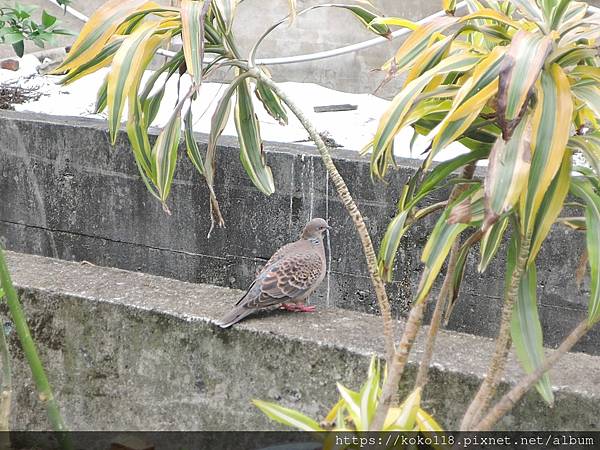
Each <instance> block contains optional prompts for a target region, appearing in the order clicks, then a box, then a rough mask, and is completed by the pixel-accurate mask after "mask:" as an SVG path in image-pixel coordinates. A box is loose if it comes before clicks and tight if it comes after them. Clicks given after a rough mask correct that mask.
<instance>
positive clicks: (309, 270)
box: [245, 251, 323, 308]
mask: <svg viewBox="0 0 600 450" xmlns="http://www.w3.org/2000/svg"><path fill="white" fill-rule="evenodd" d="M322 266H323V262H322V259H321V257H320V256H319V254H318V252H316V251H309V252H302V253H293V254H287V255H284V256H282V257H281V258H279V260H277V261H276V262H275V263H273V264H271V265H270V266H268V267H266V268H265V270H263V272H262V273H261V274H260V275H259V277H258V278H257V279H256V282H255V284H254V286H253V287H252V288H251V290H250V292H249V294H251V295H248V296H247V299H246V302H245V306H247V307H249V308H264V307H266V306H271V305H275V304H278V303H283V302H286V301H293V300H297V299H301V298H305V297H306V296H307V294H308V293H310V292H311V291H312V290H313V289H314V288H315V287H316V284H317V283H319V281H320V280H321V279H322V275H323V273H322V272H323V267H322ZM252 294H254V295H252Z"/></svg>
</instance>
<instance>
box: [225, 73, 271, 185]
mask: <svg viewBox="0 0 600 450" xmlns="http://www.w3.org/2000/svg"><path fill="white" fill-rule="evenodd" d="M236 95H237V101H236V106H235V111H234V118H235V126H236V129H237V133H238V138H239V142H240V159H241V160H242V164H243V166H244V168H245V169H246V173H247V174H248V176H249V177H250V179H251V180H252V182H253V183H254V185H255V186H256V187H257V188H258V189H260V190H261V191H262V192H264V193H265V194H267V195H271V194H272V193H273V192H275V185H274V184H273V175H272V173H271V169H270V168H269V166H268V165H267V163H266V161H265V156H264V151H263V148H262V140H261V138H260V129H259V123H258V119H257V117H256V114H255V113H254V106H253V104H252V97H251V95H250V87H249V85H248V80H246V79H244V80H242V81H241V82H240V83H238V85H237V90H236Z"/></svg>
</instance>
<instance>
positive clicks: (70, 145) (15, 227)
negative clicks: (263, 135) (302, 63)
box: [0, 112, 600, 354]
mask: <svg viewBox="0 0 600 450" xmlns="http://www.w3.org/2000/svg"><path fill="white" fill-rule="evenodd" d="M198 142H199V144H200V145H201V146H205V145H206V136H201V135H198ZM235 145H236V142H235V139H231V138H224V139H222V144H221V145H220V147H219V150H218V155H219V170H218V173H217V177H216V180H217V183H216V192H217V195H218V197H219V199H220V201H221V207H222V211H223V214H224V217H225V220H226V222H227V223H226V228H223V229H217V230H215V231H214V233H213V235H212V237H211V238H210V239H207V238H206V234H207V232H208V229H209V227H210V219H209V212H208V211H209V208H208V200H207V192H206V188H205V184H204V182H203V181H202V179H201V178H200V176H199V175H198V174H197V173H196V172H195V170H194V169H193V168H192V166H191V164H189V163H188V161H187V159H186V158H184V157H183V154H184V153H185V152H184V151H181V152H180V154H181V155H182V157H181V158H180V160H179V161H178V166H177V171H176V173H175V181H174V185H173V190H172V194H171V198H170V200H169V205H170V208H171V210H172V212H173V214H172V215H171V216H168V215H166V214H165V213H164V212H163V211H162V208H161V207H160V205H159V204H158V203H157V202H156V201H155V200H154V199H153V198H152V196H151V195H150V194H149V193H148V192H147V191H146V188H145V186H144V185H143V183H142V182H141V180H140V179H139V175H138V172H137V169H136V167H135V163H134V161H133V158H132V155H131V151H130V149H129V146H128V143H127V139H126V136H125V134H124V133H122V134H120V135H119V138H118V141H117V145H116V147H115V148H112V147H111V146H110V145H109V140H108V134H107V131H106V124H105V122H103V121H100V120H92V119H74V118H58V117H51V116H45V115H36V114H24V113H15V112H0V193H1V197H0V198H1V201H0V236H1V237H2V239H3V242H5V244H6V246H7V247H8V248H9V249H12V250H15V251H20V252H26V253H34V254H40V255H45V256H52V257H57V258H61V259H66V260H76V261H82V260H87V261H90V262H92V263H94V264H98V265H103V266H110V267H119V268H123V269H128V270H137V271H142V272H147V273H152V274H156V275H162V276H167V277H171V278H176V279H179V280H184V281H191V282H205V283H210V284H215V285H219V286H225V287H232V288H236V289H244V288H245V287H246V286H247V285H248V283H249V282H250V281H251V280H252V279H253V276H254V273H255V270H256V268H257V267H258V266H259V265H261V264H263V263H264V261H265V260H266V259H267V258H269V257H270V256H271V254H272V253H273V252H274V251H275V250H276V249H277V248H279V247H280V246H281V245H282V244H284V243H286V242H289V241H290V240H294V239H296V237H297V236H298V234H299V232H300V230H301V229H302V227H303V226H304V224H305V223H306V222H307V221H308V219H309V218H310V217H317V216H322V217H326V218H327V219H328V220H329V221H330V223H331V224H332V226H333V227H334V229H333V232H332V233H331V273H330V276H329V277H328V278H327V280H326V281H325V283H323V285H322V287H321V288H320V289H319V291H318V292H316V293H315V295H314V296H313V298H312V301H313V302H314V303H316V304H317V305H319V306H320V307H327V306H329V307H338V308H346V309H352V310H356V311H361V312H367V313H377V311H378V309H377V303H376V300H375V296H374V295H373V293H372V290H371V285H370V281H369V279H368V277H367V276H366V274H367V269H366V265H365V263H364V259H363V256H362V252H361V247H360V244H359V241H358V238H357V236H356V233H355V231H354V227H353V224H352V222H351V220H350V219H349V217H348V215H347V213H346V211H345V210H344V208H343V206H342V205H341V203H340V202H339V200H338V199H337V197H336V193H335V191H334V190H333V188H332V187H331V186H330V185H329V183H328V182H327V176H326V173H325V171H324V168H323V166H322V164H321V162H320V159H319V158H318V157H317V156H315V153H314V151H313V150H311V148H310V147H306V146H297V145H296V146H291V145H281V144H276V145H275V144H268V143H267V144H266V152H267V159H268V162H269V164H270V165H271V167H272V168H273V174H274V177H275V186H276V189H277V192H276V193H275V194H274V195H272V196H271V197H266V196H264V195H263V194H261V193H260V192H258V190H257V189H256V188H255V187H254V186H253V185H252V184H251V183H250V181H249V180H248V178H247V176H246V174H245V172H244V170H243V168H242V166H241V163H240V162H239V157H238V152H239V151H238V149H237V148H236V147H235ZM333 155H334V157H335V162H336V164H337V166H338V167H339V170H340V172H341V174H342V175H343V176H344V177H345V179H346V181H347V183H348V186H349V188H350V191H351V193H352V194H353V196H354V197H355V199H356V201H357V202H358V205H359V207H360V208H361V210H362V211H363V214H364V216H365V219H366V222H367V226H368V228H369V230H370V232H371V234H372V236H373V238H374V243H375V246H376V248H377V247H378V245H379V241H380V239H381V238H382V236H383V233H384V231H385V228H386V226H387V224H388V223H389V221H390V219H391V218H392V217H393V215H394V211H395V205H396V201H397V199H398V196H399V192H400V189H401V187H402V185H403V184H404V183H405V182H406V180H407V179H408V176H409V175H410V174H411V173H412V172H413V171H414V167H415V165H414V164H415V162H414V161H410V160H404V161H400V167H399V169H398V170H397V171H396V172H394V173H393V174H392V176H391V177H390V178H389V183H388V184H382V183H372V182H371V181H370V178H369V166H368V162H367V161H366V160H364V159H361V158H359V157H357V156H356V153H354V152H348V151H340V150H335V151H334V152H333ZM438 195H439V197H438V199H437V200H439V199H440V198H441V197H442V196H443V195H445V193H443V192H442V193H439V194H438ZM432 201H436V199H432ZM434 220H435V217H431V218H429V219H428V220H426V221H425V222H424V223H422V224H419V225H418V226H415V228H413V229H412V230H411V231H410V232H409V234H408V235H407V236H406V238H405V239H404V241H403V243H402V245H401V248H400V251H399V255H398V258H397V264H396V268H395V275H394V281H393V282H392V283H390V284H389V285H388V293H389V295H390V299H391V302H392V305H393V309H394V313H395V314H396V315H397V316H401V315H403V314H404V313H405V312H406V311H407V309H408V307H409V303H410V301H411V298H412V295H413V293H414V291H415V289H416V284H417V282H418V277H419V274H420V270H421V265H420V263H419V258H420V253H421V250H422V248H423V245H424V243H425V240H426V236H427V233H428V231H429V230H431V227H432V226H433V223H434ZM583 248H584V242H583V237H582V236H581V235H579V234H577V233H575V232H573V231H569V230H566V229H563V228H556V229H554V230H553V231H552V233H551V236H550V239H549V241H548V242H547V243H546V244H545V245H544V247H543V248H542V251H541V253H540V256H539V266H538V294H539V299H540V301H539V302H540V316H541V320H542V324H543V327H544V333H545V339H546V343H547V345H548V346H550V347H552V346H555V345H557V344H558V343H559V342H560V341H561V340H562V338H563V337H564V335H565V334H566V332H567V330H569V329H571V328H572V327H573V326H574V324H575V323H576V322H577V321H579V320H580V318H581V317H584V316H585V314H586V308H587V297H588V295H589V285H588V281H587V280H585V281H584V283H583V285H582V286H578V285H577V283H576V281H575V269H576V267H577V264H578V260H579V257H580V254H581V251H582V249H583ZM503 252H504V250H502V251H501V254H500V257H499V259H498V260H497V261H495V262H494V263H493V264H492V265H491V266H490V268H489V269H488V271H487V272H486V273H485V274H478V273H477V271H476V265H477V259H478V254H477V252H473V253H472V254H471V255H470V256H469V259H468V264H467V270H466V272H467V274H466V278H465V281H464V283H463V285H464V287H463V290H462V292H461V295H460V301H459V303H458V305H457V307H456V309H455V311H454V314H453V316H452V319H451V321H450V325H449V326H450V328H451V329H454V330H459V331H465V332H469V333H475V334H480V335H484V336H494V335H495V333H496V326H497V322H498V320H499V315H500V295H501V293H502V292H503V279H504V261H503ZM328 287H329V289H328ZM328 292H329V297H328V296H327V294H328ZM598 343H600V332H598V331H597V330H596V331H593V332H591V333H590V335H589V336H588V337H586V338H584V340H583V341H582V342H581V344H580V345H579V346H578V349H579V350H583V351H586V352H589V353H592V354H598V353H600V350H599V349H600V346H599V345H598Z"/></svg>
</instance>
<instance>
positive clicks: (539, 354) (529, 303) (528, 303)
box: [507, 239, 554, 405]
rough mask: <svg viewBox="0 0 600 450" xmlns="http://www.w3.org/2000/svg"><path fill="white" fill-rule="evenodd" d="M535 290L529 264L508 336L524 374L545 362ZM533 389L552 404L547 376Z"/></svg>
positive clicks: (532, 267) (512, 258) (533, 272)
mask: <svg viewBox="0 0 600 450" xmlns="http://www.w3.org/2000/svg"><path fill="white" fill-rule="evenodd" d="M514 241H515V239H513V243H512V244H511V248H510V249H509V254H508V260H509V263H508V264H507V267H509V268H510V269H511V270H510V272H509V273H512V268H513V267H514V264H515V261H516V257H517V255H516V252H515V249H514V246H515V245H514ZM507 280H510V277H509V276H507ZM508 282H510V281H508ZM536 289H537V276H536V270H535V264H531V265H529V266H528V269H527V271H526V272H525V273H524V274H523V276H522V278H521V282H520V284H519V291H518V295H517V299H516V301H515V305H514V309H513V315H512V321H511V337H512V340H513V342H514V344H515V350H516V352H517V356H518V358H519V361H520V362H521V364H522V365H523V368H524V369H525V372H526V373H531V372H533V371H535V370H536V369H538V368H539V367H541V366H542V365H543V363H544V347H543V336H542V326H541V324H540V318H539V315H538V308H537V300H536V298H537V296H536ZM536 389H537V390H538V392H539V393H540V395H541V396H542V398H543V399H544V400H545V401H546V403H548V404H549V405H552V404H553V403H554V394H553V393H552V385H551V384H550V376H549V374H548V373H545V374H544V375H543V376H542V378H541V379H540V381H538V383H537V384H536Z"/></svg>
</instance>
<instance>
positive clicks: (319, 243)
mask: <svg viewBox="0 0 600 450" xmlns="http://www.w3.org/2000/svg"><path fill="white" fill-rule="evenodd" d="M328 228H329V226H328V225H327V222H325V221H324V220H323V219H313V220H312V221H310V222H309V223H308V224H307V225H306V227H305V228H304V231H303V232H302V236H301V238H300V239H299V240H298V241H296V242H292V243H290V244H286V245H284V246H283V247H281V248H280V249H279V250H277V251H276V252H275V253H274V254H273V256H272V257H271V258H270V259H269V261H267V263H266V264H265V266H264V267H263V269H262V270H261V271H260V272H258V274H257V276H256V279H255V280H254V281H253V282H252V284H251V285H250V287H249V288H248V290H247V291H246V293H245V294H244V295H243V296H242V298H241V299H240V300H239V301H238V302H237V303H236V305H235V307H234V309H233V310H232V311H231V312H229V313H228V314H227V315H226V316H225V317H224V318H223V319H222V320H221V321H220V322H219V325H220V326H222V327H228V326H231V325H233V324H234V323H236V322H238V321H240V320H242V319H243V318H244V317H246V316H247V315H248V314H250V313H252V312H253V311H255V310H257V309H261V308H267V307H270V306H275V305H280V304H290V303H304V301H305V300H306V299H308V297H310V295H311V294H312V293H313V292H314V290H315V289H316V288H317V287H318V286H319V284H321V282H322V281H323V279H324V278H325V274H326V272H327V262H326V259H325V247H324V245H323V233H324V232H325V230H326V229H328Z"/></svg>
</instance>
